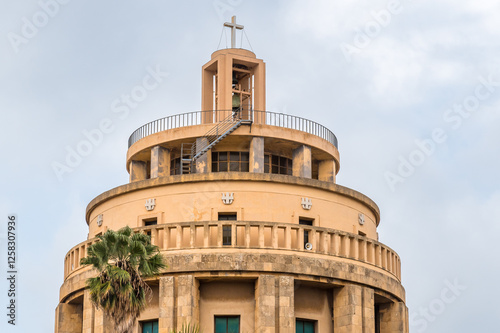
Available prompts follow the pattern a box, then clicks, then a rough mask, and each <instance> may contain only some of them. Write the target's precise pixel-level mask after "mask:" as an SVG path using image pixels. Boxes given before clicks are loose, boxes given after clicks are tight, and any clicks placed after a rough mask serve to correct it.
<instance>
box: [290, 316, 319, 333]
mask: <svg viewBox="0 0 500 333" xmlns="http://www.w3.org/2000/svg"><path fill="white" fill-rule="evenodd" d="M314 323H315V322H314V321H310V320H301V319H297V321H296V322H295V332H296V333H314Z"/></svg>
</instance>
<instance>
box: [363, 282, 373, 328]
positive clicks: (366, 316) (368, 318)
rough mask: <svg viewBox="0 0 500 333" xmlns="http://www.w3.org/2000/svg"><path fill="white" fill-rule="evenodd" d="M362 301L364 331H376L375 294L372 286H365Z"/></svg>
mask: <svg viewBox="0 0 500 333" xmlns="http://www.w3.org/2000/svg"><path fill="white" fill-rule="evenodd" d="M361 301H362V307H363V308H362V310H363V329H364V332H375V294H374V292H373V289H372V288H366V287H363V294H362V297H361Z"/></svg>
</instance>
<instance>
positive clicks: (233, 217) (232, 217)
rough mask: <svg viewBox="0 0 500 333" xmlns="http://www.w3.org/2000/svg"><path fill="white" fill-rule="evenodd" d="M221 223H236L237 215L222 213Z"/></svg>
mask: <svg viewBox="0 0 500 333" xmlns="http://www.w3.org/2000/svg"><path fill="white" fill-rule="evenodd" d="M219 221H236V213H227V214H224V213H221V214H219Z"/></svg>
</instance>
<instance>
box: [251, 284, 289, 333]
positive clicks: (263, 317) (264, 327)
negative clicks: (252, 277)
mask: <svg viewBox="0 0 500 333" xmlns="http://www.w3.org/2000/svg"><path fill="white" fill-rule="evenodd" d="M255 294H256V295H255V307H256V308H255V329H256V331H255V332H257V333H274V332H275V331H276V278H275V277H274V276H273V275H264V274H262V275H260V276H259V279H258V280H257V286H256V290H255ZM292 306H293V303H292Z"/></svg>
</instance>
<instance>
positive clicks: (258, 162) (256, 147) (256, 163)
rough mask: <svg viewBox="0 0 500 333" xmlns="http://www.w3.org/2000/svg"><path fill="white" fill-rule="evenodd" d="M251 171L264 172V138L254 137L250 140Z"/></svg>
mask: <svg viewBox="0 0 500 333" xmlns="http://www.w3.org/2000/svg"><path fill="white" fill-rule="evenodd" d="M249 160H250V163H249V164H250V169H249V171H250V172H256V173H264V138H262V137H253V138H252V141H251V142H250V157H249Z"/></svg>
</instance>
